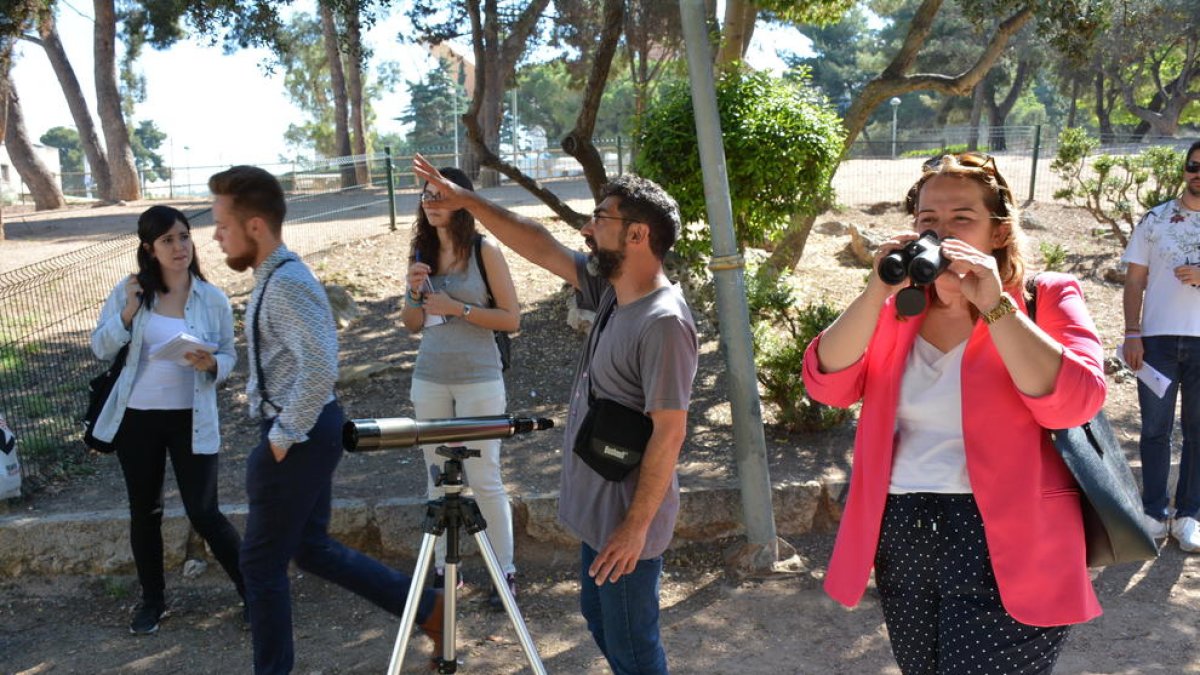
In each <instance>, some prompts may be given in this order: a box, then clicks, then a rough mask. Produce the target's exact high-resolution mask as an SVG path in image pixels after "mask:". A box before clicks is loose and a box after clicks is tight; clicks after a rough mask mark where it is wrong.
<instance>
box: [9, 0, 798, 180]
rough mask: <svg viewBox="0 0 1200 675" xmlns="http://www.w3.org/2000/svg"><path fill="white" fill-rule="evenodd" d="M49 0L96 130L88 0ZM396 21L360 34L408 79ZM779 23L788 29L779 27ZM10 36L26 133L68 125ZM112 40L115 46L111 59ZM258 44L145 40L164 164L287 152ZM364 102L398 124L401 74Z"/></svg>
mask: <svg viewBox="0 0 1200 675" xmlns="http://www.w3.org/2000/svg"><path fill="white" fill-rule="evenodd" d="M58 2H59V12H58V29H59V33H60V35H61V36H62V41H63V44H64V46H65V48H66V51H67V56H68V58H69V59H70V60H71V64H72V66H73V67H74V69H75V74H76V77H78V78H79V81H80V85H81V86H82V88H83V91H84V96H85V97H86V98H87V99H88V104H89V107H90V109H91V111H92V115H93V119H95V120H96V124H97V132H98V133H99V119H98V118H97V117H96V102H95V93H94V92H95V86H94V80H93V73H92V28H93V22H92V6H91V3H90V2H86V1H85V0H58ZM314 6H315V3H313V2H311V1H310V0H300V1H299V2H297V3H296V7H297V8H298V9H299V10H302V11H312V8H313V7H314ZM406 25H407V20H406V19H405V18H404V17H403V12H402V11H398V10H397V11H394V12H393V15H392V16H390V17H388V18H386V19H384V20H381V21H379V22H378V23H377V24H376V25H375V26H374V27H373V28H372V29H371V30H370V31H368V32H367V34H366V40H367V42H368V44H369V45H370V47H371V48H372V49H373V50H374V52H375V61H374V62H376V63H377V62H380V61H384V60H388V61H394V62H396V63H398V64H399V66H400V72H401V77H402V78H403V79H404V80H407V81H417V80H419V79H421V78H422V77H423V76H424V75H425V73H426V72H428V70H429V69H431V68H433V67H434V66H435V65H436V60H435V59H434V58H433V57H432V56H430V55H429V54H428V52H427V51H426V50H425V48H423V47H420V46H418V45H413V44H401V43H400V41H399V40H398V39H397V35H399V34H400V32H401V31H402V30H405V28H406ZM780 31H783V32H784V33H787V34H788V35H786V36H782V35H781V33H780ZM805 40H806V38H804V37H803V36H801V35H799V33H798V32H796V31H794V30H791V31H788V30H787V29H769V28H766V27H763V26H759V27H758V29H756V31H755V35H754V41H753V42H752V44H751V47H750V54H749V55H748V59H747V60H748V61H750V62H751V63H752V64H754V65H755V66H756V67H760V68H768V69H772V70H776V69H782V68H783V67H784V65H783V62H782V60H780V58H779V57H778V55H776V54H775V52H774V48H773V47H772V45H780V44H786V45H796V44H798V43H801V44H802V43H803V41H805ZM118 42H119V41H118ZM17 45H18V46H17V54H18V56H17V60H16V64H15V67H14V68H13V81H14V83H15V85H16V88H17V91H18V92H19V93H20V96H21V104H22V107H23V109H24V113H25V121H26V124H27V126H28V129H27V131H28V133H29V136H30V138H31V139H32V140H34V141H35V142H37V139H39V138H40V137H41V135H42V134H43V133H45V131H46V130H47V129H50V128H51V127H56V126H65V127H72V128H73V127H74V126H75V123H74V120H73V119H72V118H71V114H70V111H69V110H68V109H67V104H66V101H65V99H64V98H63V94H62V90H61V89H60V87H59V85H58V79H57V78H56V77H55V75H54V71H53V70H52V69H51V68H50V64H49V62H48V61H47V59H46V55H45V53H44V52H43V51H42V49H41V48H40V47H38V46H36V45H34V44H32V43H29V42H24V41H19V42H18V43H17ZM119 50H120V46H118V59H119V58H120V56H119ZM268 54H269V53H268V52H267V51H266V50H261V49H257V50H241V51H238V52H236V53H234V54H224V53H223V52H222V50H221V47H220V46H208V45H207V44H206V43H205V42H204V41H202V40H195V39H191V40H187V41H184V42H181V43H179V44H176V45H175V46H173V47H171V48H170V49H167V50H165V51H156V50H154V49H152V48H150V47H146V48H145V50H144V51H143V53H142V56H141V58H140V59H139V60H138V62H137V68H138V69H139V70H140V71H141V73H142V74H143V75H144V76H145V79H146V88H147V91H146V93H147V96H146V100H145V101H144V102H143V103H140V104H138V105H137V107H136V111H135V115H136V117H135V122H136V121H141V120H152V121H153V122H154V123H155V125H156V126H157V127H158V128H159V129H161V130H162V131H164V132H165V133H166V134H167V141H165V142H164V143H163V147H161V148H159V154H160V155H162V157H163V159H164V160H165V161H166V163H167V164H168V165H169V166H175V167H185V166H187V167H217V168H219V167H225V166H229V165H231V164H269V163H273V162H278V161H281V158H284V157H286V158H292V157H295V156H296V155H297V150H296V149H294V148H289V146H288V145H287V143H286V142H285V141H284V139H283V134H284V132H285V131H286V130H287V128H288V125H289V124H291V123H300V122H302V121H303V119H304V116H303V114H302V113H301V112H300V111H299V110H297V109H296V108H295V107H294V106H293V105H292V103H291V101H289V100H288V98H287V95H286V93H285V92H284V88H283V76H282V74H281V73H278V72H277V73H275V74H274V75H271V74H268V73H266V72H265V71H264V69H263V68H262V67H261V66H260V64H261V63H262V62H263V61H264V59H266V58H267V57H268ZM372 104H373V105H374V107H375V111H376V127H377V129H376V130H377V131H378V132H379V133H389V132H403V131H404V129H403V125H401V123H400V122H398V121H396V120H394V119H393V118H395V117H399V116H400V115H401V114H403V112H404V110H405V108H406V107H407V106H408V89H407V87H406V86H404V85H403V84H401V85H400V86H398V87H397V88H396V91H394V92H391V93H389V94H386V95H384V96H382V97H380V98H379V99H378V100H375V101H373V102H372ZM127 122H128V120H127ZM133 126H134V124H130V127H131V128H132V127H133ZM101 141H102V142H103V138H101Z"/></svg>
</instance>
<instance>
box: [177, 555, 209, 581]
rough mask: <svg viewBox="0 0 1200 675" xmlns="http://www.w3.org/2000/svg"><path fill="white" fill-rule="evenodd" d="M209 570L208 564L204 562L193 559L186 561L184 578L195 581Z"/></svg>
mask: <svg viewBox="0 0 1200 675" xmlns="http://www.w3.org/2000/svg"><path fill="white" fill-rule="evenodd" d="M207 569H208V563H207V562H206V561H204V560H196V559H192V560H188V561H185V562H184V563H183V578H184V579H195V578H196V577H199V576H200V575H202V574H204V572H205V570H207Z"/></svg>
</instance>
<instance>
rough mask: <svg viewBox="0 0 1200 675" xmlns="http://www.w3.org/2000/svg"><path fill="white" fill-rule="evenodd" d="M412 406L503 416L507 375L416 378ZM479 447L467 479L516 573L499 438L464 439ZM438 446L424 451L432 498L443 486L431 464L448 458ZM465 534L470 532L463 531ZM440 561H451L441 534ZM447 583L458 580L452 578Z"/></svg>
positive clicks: (507, 566)
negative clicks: (442, 380) (465, 379)
mask: <svg viewBox="0 0 1200 675" xmlns="http://www.w3.org/2000/svg"><path fill="white" fill-rule="evenodd" d="M411 395H412V401H413V411H414V413H415V414H416V416H417V418H418V419H439V418H446V417H476V416H480V415H502V414H504V411H505V409H506V408H507V407H508V401H507V398H506V396H505V392H504V380H491V381H488V382H476V383H474V384H436V383H434V382H429V381H428V380H419V379H417V378H415V377H414V378H413V381H412V392H411ZM464 445H466V446H467V447H469V448H472V449H475V450H479V456H478V457H469V458H467V459H466V460H464V461H463V474H464V475H463V479H464V482H465V483H466V484H467V485H468V486H470V488H471V492H472V493H474V495H475V502H476V503H477V504H479V510H480V512H481V513H483V518H484V520H486V521H487V529H486V530H484V533H485V534H486V535H487V538H488V543H490V544H491V545H492V549H493V550H494V551H495V552H496V558H497V560H498V561H499V562H500V568H501V570H502V571H504V572H505V573H514V572H516V570H517V568H516V567H515V566H514V565H513V526H512V507H511V506H510V505H509V503H508V492H507V491H505V489H504V480H503V479H502V478H501V476H500V439H498V438H497V439H492V440H486V441H472V442H470V443H464ZM437 447H438V446H436V445H423V446H421V449H422V450H424V452H425V468H426V471H425V478H426V486H427V489H428V492H429V498H430V499H436V498H438V497H440V496H442V494H443V490H442V489H441V488H439V487H436V486H435V485H434V484H433V478H431V477H430V474H429V470H428V469H429V467H431V466H436V467H438V468H439V469H440V468H441V467H442V464H443V462H445V461H446V460H445V458H444V457H439V456H438V455H437V454H435V452H434V451H435V450H436V449H437ZM463 535H464V536H466V533H465V532H464V533H463ZM435 554H436V559H435V564H436V565H437V567H438V569H441V568H443V567H444V566H445V564H446V540H445V539H444V538H439V539H438V541H437V547H436V549H435ZM447 583H454V582H453V581H448V582H447Z"/></svg>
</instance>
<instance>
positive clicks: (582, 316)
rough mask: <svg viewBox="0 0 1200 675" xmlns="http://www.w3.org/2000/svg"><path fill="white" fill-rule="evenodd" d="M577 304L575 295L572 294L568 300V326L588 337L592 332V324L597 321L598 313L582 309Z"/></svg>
mask: <svg viewBox="0 0 1200 675" xmlns="http://www.w3.org/2000/svg"><path fill="white" fill-rule="evenodd" d="M576 302H577V300H576V298H575V294H574V293H572V294H571V295H570V296H569V297H568V298H567V325H568V326H570V327H571V328H572V329H574V330H577V331H579V332H580V333H583V334H584V335H587V334H588V333H590V332H591V331H592V322H593V321H595V320H596V313H595V312H594V311H592V310H590V309H580V308H579V306H578V305H577V304H576Z"/></svg>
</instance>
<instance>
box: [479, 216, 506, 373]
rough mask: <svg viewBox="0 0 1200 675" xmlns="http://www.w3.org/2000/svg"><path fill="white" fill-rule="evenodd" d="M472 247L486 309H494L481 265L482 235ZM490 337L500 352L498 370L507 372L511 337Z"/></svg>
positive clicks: (482, 265) (484, 269) (500, 332)
mask: <svg viewBox="0 0 1200 675" xmlns="http://www.w3.org/2000/svg"><path fill="white" fill-rule="evenodd" d="M472 246H473V247H474V249H475V264H476V266H478V267H479V276H481V277H483V287H484V288H485V289H486V290H487V300H488V307H495V306H496V298H495V297H493V296H492V285H491V284H489V283H488V277H487V267H485V266H484V264H483V235H481V234H477V235H475V241H474V242H473V243H472ZM492 335H493V336H495V338H496V349H497V350H499V351H500V370H501V371H504V370H508V367H509V366H510V365H512V337H511V336H509V334H508V333H505V332H504V331H499V330H494V331H492Z"/></svg>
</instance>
